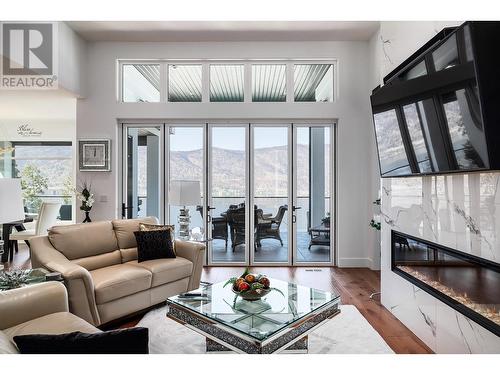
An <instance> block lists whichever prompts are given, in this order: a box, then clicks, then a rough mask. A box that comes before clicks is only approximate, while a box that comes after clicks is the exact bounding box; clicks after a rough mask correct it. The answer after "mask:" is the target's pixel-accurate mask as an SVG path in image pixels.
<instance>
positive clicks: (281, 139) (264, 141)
mask: <svg viewBox="0 0 500 375" xmlns="http://www.w3.org/2000/svg"><path fill="white" fill-rule="evenodd" d="M254 129H255V134H254V136H255V140H254V143H255V148H265V147H274V146H284V145H286V144H287V129H286V128H284V127H278V126H276V127H257V128H254ZM298 129H299V131H298V132H297V138H298V139H297V141H298V144H308V143H309V141H308V138H309V136H308V132H307V131H306V129H307V128H298ZM245 131H246V129H245V127H239V128H235V127H222V126H221V127H214V128H213V132H212V143H213V145H214V147H218V148H224V149H226V150H227V149H229V150H244V149H245ZM327 139H328V138H327ZM202 145H203V129H202V128H200V127H198V128H189V127H178V128H175V134H174V135H171V138H170V149H171V150H172V151H191V150H199V149H201V148H202Z"/></svg>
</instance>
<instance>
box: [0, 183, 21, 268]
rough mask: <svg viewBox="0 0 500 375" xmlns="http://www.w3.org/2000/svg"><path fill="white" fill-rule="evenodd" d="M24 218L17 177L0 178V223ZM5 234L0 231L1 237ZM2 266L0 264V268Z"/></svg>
mask: <svg viewBox="0 0 500 375" xmlns="http://www.w3.org/2000/svg"><path fill="white" fill-rule="evenodd" d="M19 220H24V205H23V191H22V189H21V180H20V179H19V178H0V225H1V224H4V223H10V222H12V221H19ZM3 237H5V234H4V233H2V238H3ZM4 245H5V246H7V247H8V244H4V243H3V240H1V241H0V254H2V253H3V251H4V250H3V248H4ZM1 269H3V266H2V265H0V270H1Z"/></svg>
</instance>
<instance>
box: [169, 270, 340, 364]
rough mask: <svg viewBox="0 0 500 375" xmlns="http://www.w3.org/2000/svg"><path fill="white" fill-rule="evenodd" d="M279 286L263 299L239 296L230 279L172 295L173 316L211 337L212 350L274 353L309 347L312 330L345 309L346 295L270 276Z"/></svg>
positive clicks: (208, 344) (170, 313)
mask: <svg viewBox="0 0 500 375" xmlns="http://www.w3.org/2000/svg"><path fill="white" fill-rule="evenodd" d="M270 281H271V286H272V287H273V288H277V289H279V290H280V292H281V293H280V292H278V291H276V290H273V291H271V292H270V293H269V294H268V295H266V296H265V297H263V298H262V299H260V300H258V301H245V300H243V299H242V298H241V297H239V296H236V295H235V294H234V293H233V292H232V290H231V285H228V286H226V287H225V288H224V284H225V283H224V282H221V283H217V284H213V285H208V286H202V287H201V288H200V289H198V290H196V291H193V292H192V293H201V294H202V295H203V296H202V297H190V298H185V297H182V295H178V296H174V297H170V298H168V299H167V316H168V317H169V318H171V319H173V320H175V321H177V322H179V323H181V324H183V325H185V326H186V327H188V328H190V329H192V330H194V331H196V332H198V333H200V334H202V335H203V336H205V337H206V349H207V352H220V351H228V350H232V351H235V352H238V353H249V354H270V353H279V352H281V351H283V350H287V351H293V352H307V346H308V339H307V335H308V334H309V333H311V332H312V331H313V330H315V329H316V328H318V327H319V326H320V325H321V324H323V323H325V322H327V321H328V320H329V319H331V318H333V317H334V316H335V315H337V314H338V313H340V309H339V304H340V295H339V293H337V292H332V293H331V292H325V291H322V290H318V289H313V288H308V287H305V286H301V285H297V284H293V283H289V282H286V281H281V280H276V279H270Z"/></svg>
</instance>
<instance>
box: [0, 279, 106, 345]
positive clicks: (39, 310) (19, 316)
mask: <svg viewBox="0 0 500 375" xmlns="http://www.w3.org/2000/svg"><path fill="white" fill-rule="evenodd" d="M74 331H80V332H85V333H96V332H100V330H99V329H97V328H95V327H94V326H93V325H91V324H90V323H88V322H86V321H85V320H83V319H81V318H79V317H77V316H76V315H73V314H71V313H70V312H69V308H68V294H67V292H66V288H65V287H64V285H63V284H62V283H59V282H57V281H49V282H46V283H41V284H34V285H30V286H27V287H24V288H19V289H13V290H7V291H4V292H0V354H15V353H18V350H17V347H16V345H15V344H14V341H13V338H14V336H19V335H30V334H61V333H69V332H74Z"/></svg>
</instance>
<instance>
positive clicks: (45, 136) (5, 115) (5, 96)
mask: <svg viewBox="0 0 500 375" xmlns="http://www.w3.org/2000/svg"><path fill="white" fill-rule="evenodd" d="M24 124H27V125H29V126H30V127H31V128H33V130H34V131H36V132H38V131H40V132H42V135H41V136H40V137H25V136H24V137H23V136H21V135H19V134H18V132H17V129H18V127H19V126H20V125H24ZM75 135H76V99H75V98H74V97H72V95H70V94H68V93H66V92H64V91H46V90H39V91H36V90H31V91H25V90H21V91H6V90H4V91H0V140H7V141H23V140H24V141H38V140H39V141H47V140H50V141H74V139H75Z"/></svg>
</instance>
